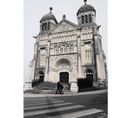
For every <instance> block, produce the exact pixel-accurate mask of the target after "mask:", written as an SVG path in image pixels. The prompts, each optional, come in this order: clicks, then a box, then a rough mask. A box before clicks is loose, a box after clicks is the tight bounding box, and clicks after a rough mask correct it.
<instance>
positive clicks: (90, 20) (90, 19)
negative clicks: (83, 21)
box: [89, 14, 92, 23]
mask: <svg viewBox="0 0 133 118" xmlns="http://www.w3.org/2000/svg"><path fill="white" fill-rule="evenodd" d="M91 22H92V18H91V14H89V23H91Z"/></svg>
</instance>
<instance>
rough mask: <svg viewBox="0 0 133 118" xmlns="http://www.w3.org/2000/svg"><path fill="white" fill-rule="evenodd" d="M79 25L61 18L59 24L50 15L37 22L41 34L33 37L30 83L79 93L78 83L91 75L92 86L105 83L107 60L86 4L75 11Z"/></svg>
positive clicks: (93, 12)
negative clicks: (60, 85) (54, 85)
mask: <svg viewBox="0 0 133 118" xmlns="http://www.w3.org/2000/svg"><path fill="white" fill-rule="evenodd" d="M77 20H78V24H75V23H72V22H71V21H69V20H67V19H66V16H65V15H63V18H62V20H61V21H60V22H58V21H57V20H56V17H55V16H54V14H53V13H52V8H50V12H49V13H48V14H46V15H44V16H43V17H42V19H41V20H40V32H39V34H38V35H37V36H36V37H34V38H35V39H36V43H35V45H34V57H33V60H32V62H31V65H30V68H31V73H30V81H31V82H32V81H33V80H39V79H41V81H44V82H45V81H48V82H53V83H56V82H58V81H61V82H66V83H69V84H70V90H71V91H75V92H77V91H78V86H77V80H78V79H81V78H84V79H85V78H86V77H87V76H88V75H91V77H92V78H93V85H95V83H97V82H98V81H99V80H105V79H107V75H106V59H105V55H104V51H103V49H102V41H101V38H102V37H101V35H100V34H99V28H100V26H98V25H97V24H96V10H95V9H94V7H93V6H91V5H88V4H87V3H86V2H85V4H84V5H83V6H81V7H80V8H79V10H78V11H77Z"/></svg>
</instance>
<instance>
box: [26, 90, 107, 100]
mask: <svg viewBox="0 0 133 118" xmlns="http://www.w3.org/2000/svg"><path fill="white" fill-rule="evenodd" d="M107 91H108V90H107V89H104V90H97V91H89V92H81V93H65V94H45V93H44V94H28V93H26V94H24V97H25V98H26V97H64V96H78V95H92V94H101V93H107Z"/></svg>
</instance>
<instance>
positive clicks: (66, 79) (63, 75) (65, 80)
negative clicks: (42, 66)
mask: <svg viewBox="0 0 133 118" xmlns="http://www.w3.org/2000/svg"><path fill="white" fill-rule="evenodd" d="M60 82H63V83H66V84H68V83H69V73H68V72H60Z"/></svg>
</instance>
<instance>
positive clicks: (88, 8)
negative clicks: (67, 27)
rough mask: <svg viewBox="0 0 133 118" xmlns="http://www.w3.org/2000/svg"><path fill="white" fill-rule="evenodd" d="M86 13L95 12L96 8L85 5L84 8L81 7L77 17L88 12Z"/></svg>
mask: <svg viewBox="0 0 133 118" xmlns="http://www.w3.org/2000/svg"><path fill="white" fill-rule="evenodd" d="M86 11H95V9H94V7H93V6H91V5H88V4H85V5H84V6H82V7H80V8H79V10H78V12H77V15H78V14H79V13H82V12H86Z"/></svg>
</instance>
